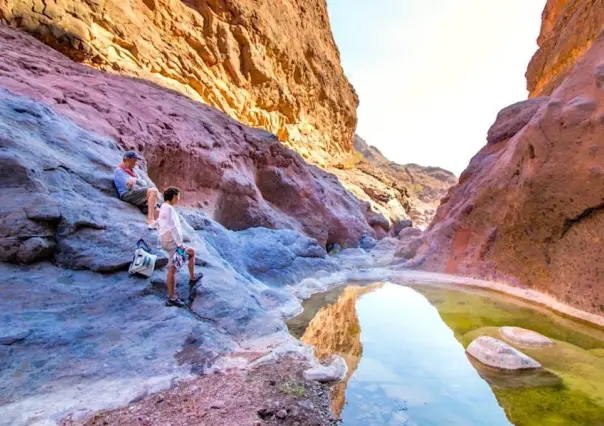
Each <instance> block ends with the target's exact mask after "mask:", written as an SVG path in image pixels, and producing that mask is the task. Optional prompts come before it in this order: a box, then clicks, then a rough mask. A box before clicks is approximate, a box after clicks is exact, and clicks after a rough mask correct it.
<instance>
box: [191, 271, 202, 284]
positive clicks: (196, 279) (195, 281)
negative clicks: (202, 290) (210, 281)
mask: <svg viewBox="0 0 604 426" xmlns="http://www.w3.org/2000/svg"><path fill="white" fill-rule="evenodd" d="M201 278H203V274H202V273H201V272H196V273H195V275H194V276H193V279H189V287H193V286H194V285H195V284H197V283H198V282H199V280H200V279H201Z"/></svg>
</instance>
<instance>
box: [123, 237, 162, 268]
mask: <svg viewBox="0 0 604 426" xmlns="http://www.w3.org/2000/svg"><path fill="white" fill-rule="evenodd" d="M150 251H151V249H149V246H148V245H147V243H145V241H144V240H138V241H137V242H136V250H135V251H134V256H133V257H132V263H131V264H130V268H128V272H130V273H131V274H139V275H143V276H145V277H150V276H151V275H152V274H153V270H154V269H155V261H156V260H157V256H156V255H154V254H151V253H150Z"/></svg>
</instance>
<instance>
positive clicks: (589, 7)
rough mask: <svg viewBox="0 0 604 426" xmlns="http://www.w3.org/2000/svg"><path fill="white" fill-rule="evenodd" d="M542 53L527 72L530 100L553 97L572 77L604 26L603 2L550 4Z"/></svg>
mask: <svg viewBox="0 0 604 426" xmlns="http://www.w3.org/2000/svg"><path fill="white" fill-rule="evenodd" d="M542 18H543V22H542V24H541V33H540V34H539V38H538V39H537V43H538V44H539V50H538V51H537V52H536V53H535V55H534V56H533V59H532V60H531V63H530V64H529V67H528V70H527V72H526V80H527V89H528V90H529V92H530V96H531V97H535V96H544V95H545V96H547V95H550V94H551V93H552V92H553V91H554V90H555V89H556V88H557V87H558V86H559V85H560V84H561V83H562V82H563V81H564V79H565V78H566V77H567V76H568V75H569V74H570V73H572V71H573V69H574V66H575V64H576V63H577V61H578V60H579V59H580V58H581V57H582V56H583V55H584V54H585V52H587V50H588V49H589V47H590V46H591V43H592V42H593V41H594V39H595V38H596V37H597V36H598V34H599V33H600V31H601V30H602V24H604V1H602V0H548V1H547V4H546V5H545V10H544V11H543V15H542Z"/></svg>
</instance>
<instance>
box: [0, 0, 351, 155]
mask: <svg viewBox="0 0 604 426" xmlns="http://www.w3.org/2000/svg"><path fill="white" fill-rule="evenodd" d="M0 22H4V23H8V24H10V25H12V26H16V27H18V28H22V29H25V30H27V31H29V32H31V33H32V34H34V35H35V36H36V37H38V38H39V39H40V40H42V41H44V42H45V43H47V44H48V45H50V46H52V47H54V48H56V49H57V50H59V51H61V52H63V53H64V54H66V55H67V56H69V57H70V58H72V59H74V60H75V61H78V62H81V63H84V64H86V65H90V66H92V67H94V68H97V69H101V70H106V71H113V72H116V73H120V74H126V75H131V76H135V77H140V78H143V79H146V80H150V81H154V82H156V83H158V84H160V85H162V86H164V87H169V88H172V89H175V90H177V91H179V92H181V93H183V94H186V95H187V96H189V97H191V98H192V99H195V100H198V101H202V102H204V103H206V104H209V105H212V106H214V107H216V108H218V109H220V110H221V111H223V112H225V113H226V114H228V115H229V116H231V117H233V118H235V119H237V120H239V121H241V122H242V123H244V124H247V125H249V126H252V127H258V128H263V129H265V130H267V131H269V132H271V133H274V134H276V135H277V136H278V137H279V139H280V140H281V141H283V142H286V143H287V144H288V145H289V146H290V147H293V148H295V149H296V150H297V151H298V152H300V153H301V154H302V155H303V156H304V157H305V158H311V157H312V161H313V162H315V163H316V164H321V165H322V164H327V163H329V162H330V161H331V160H332V158H333V157H337V156H338V155H339V154H342V153H347V152H350V150H351V149H352V138H353V133H354V129H355V127H356V108H357V105H358V99H357V96H356V94H355V92H354V89H353V88H352V86H351V85H350V83H349V82H348V80H347V79H346V77H345V76H344V73H343V71H342V67H341V65H340V58H339V52H338V50H337V47H336V45H335V42H334V40H333V37H332V34H331V29H330V26H329V19H328V15H327V8H326V2H325V0H310V1H292V2H283V1H279V0H254V1H221V0H186V1H182V2H180V1H176V2H175V1H167V0H132V1H128V2H123V1H119V0H108V1H103V2H97V1H89V0H66V1H57V0H43V1H40V0H3V1H0Z"/></svg>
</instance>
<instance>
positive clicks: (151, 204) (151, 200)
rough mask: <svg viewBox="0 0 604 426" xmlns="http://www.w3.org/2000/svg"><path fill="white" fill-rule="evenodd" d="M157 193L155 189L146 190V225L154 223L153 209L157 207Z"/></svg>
mask: <svg viewBox="0 0 604 426" xmlns="http://www.w3.org/2000/svg"><path fill="white" fill-rule="evenodd" d="M158 194H159V192H158V191H157V189H156V188H149V189H148V190H147V207H148V208H147V223H149V224H151V223H153V222H155V209H156V206H157V195H158Z"/></svg>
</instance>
